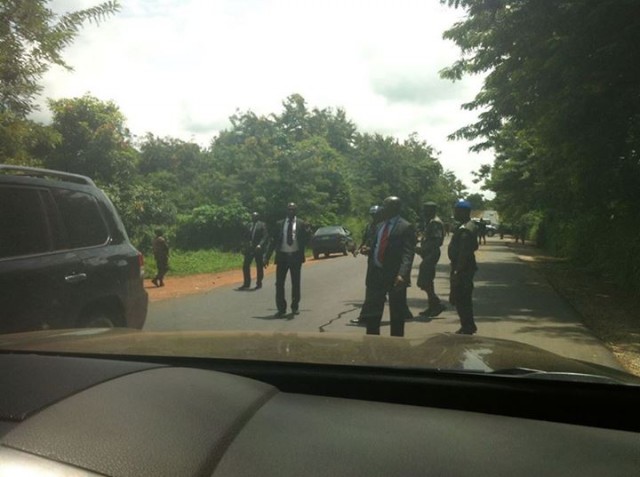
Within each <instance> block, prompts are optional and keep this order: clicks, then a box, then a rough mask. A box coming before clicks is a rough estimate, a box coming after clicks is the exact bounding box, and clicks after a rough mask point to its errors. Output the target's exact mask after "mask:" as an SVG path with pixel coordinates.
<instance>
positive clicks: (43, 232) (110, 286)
mask: <svg viewBox="0 0 640 477" xmlns="http://www.w3.org/2000/svg"><path fill="white" fill-rule="evenodd" d="M143 274H144V261H143V257H142V254H141V253H140V252H138V251H137V250H136V249H135V248H134V247H133V246H132V245H131V243H130V242H129V239H128V237H127V233H126V231H125V228H124V226H123V224H122V222H121V220H120V218H119V217H118V214H117V212H116V210H115V208H114V207H113V204H112V203H111V201H110V200H109V199H108V198H107V196H106V195H105V194H104V193H103V192H102V191H101V190H100V189H98V188H97V187H96V185H95V184H94V183H93V181H92V180H91V179H89V178H88V177H84V176H79V175H76V174H68V173H65V172H58V171H50V170H45V169H35V168H29V167H16V166H7V165H0V333H11V332H19V331H31V330H38V329H48V328H76V327H112V326H117V327H129V328H142V326H143V325H144V321H145V319H146V316H147V304H148V297H147V292H146V291H145V290H144V286H143Z"/></svg>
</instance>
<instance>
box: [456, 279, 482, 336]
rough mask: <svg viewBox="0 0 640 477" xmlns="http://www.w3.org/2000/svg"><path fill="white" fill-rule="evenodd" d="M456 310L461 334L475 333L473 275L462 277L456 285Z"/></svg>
mask: <svg viewBox="0 0 640 477" xmlns="http://www.w3.org/2000/svg"><path fill="white" fill-rule="evenodd" d="M455 293H456V310H457V312H458V316H459V317H460V330H459V332H460V333H462V334H472V333H475V332H476V331H477V330H478V328H477V327H476V323H475V320H474V317H473V301H472V295H473V274H469V275H466V276H462V277H460V278H459V280H458V282H457V283H456V292H455Z"/></svg>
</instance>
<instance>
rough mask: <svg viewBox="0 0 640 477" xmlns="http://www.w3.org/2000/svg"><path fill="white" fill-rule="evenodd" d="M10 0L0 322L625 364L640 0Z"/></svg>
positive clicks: (372, 360) (211, 353) (636, 332)
mask: <svg viewBox="0 0 640 477" xmlns="http://www.w3.org/2000/svg"><path fill="white" fill-rule="evenodd" d="M0 12H1V14H2V17H3V18H6V19H7V20H6V21H7V24H9V25H11V27H10V28H8V29H6V30H4V31H3V32H2V38H1V42H0V51H1V52H2V54H1V55H0V75H1V76H2V78H3V80H2V88H1V90H0V121H1V122H2V124H1V126H2V127H1V128H0V136H1V138H2V140H1V141H0V144H1V145H0V198H1V199H0V289H1V291H0V293H1V294H2V295H1V297H0V331H1V333H2V334H1V335H0V348H2V349H17V348H21V349H32V350H37V349H54V348H55V349H56V350H57V351H62V352H64V351H67V352H77V351H84V352H95V353H109V354H115V355H117V354H119V353H125V351H124V350H126V354H136V353H140V354H154V353H155V354H160V355H197V356H202V357H210V358H216V357H228V356H231V357H239V358H244V359H259V360H262V359H264V360H272V361H278V360H287V361H300V362H330V363H335V364H363V365H367V364H375V365H378V366H389V367H395V366H401V367H417V368H422V369H425V370H440V371H442V372H445V371H447V370H464V371H478V372H496V371H499V370H501V369H504V370H509V369H511V370H512V369H525V368H526V369H534V370H539V371H547V372H555V373H563V372H566V373H584V374H594V375H607V376H610V375H613V374H615V373H620V374H622V373H628V374H630V375H633V374H635V375H638V376H640V338H639V337H640V321H638V317H637V315H638V314H637V312H636V310H637V300H638V296H637V290H638V289H640V288H639V287H640V258H639V257H640V253H638V252H640V241H639V239H638V237H640V231H639V230H638V227H640V225H638V221H637V220H636V218H637V217H636V216H637V214H636V208H637V204H638V203H640V162H639V160H638V150H639V149H638V148H639V147H640V139H639V138H640V105H638V101H637V100H636V98H637V97H638V94H637V93H638V88H639V86H638V85H640V81H638V80H639V79H640V78H638V76H639V75H640V67H639V66H638V65H640V62H638V61H637V60H638V58H637V54H636V52H637V44H638V41H640V28H638V24H637V22H638V16H637V11H636V8H635V6H634V5H633V2H618V1H613V0H597V1H593V2H584V1H548V2H539V1H535V0H519V1H511V0H497V1H491V2H488V1H484V0H448V1H440V2H436V1H424V0H406V1H404V0H403V1H400V2H366V1H350V2H337V1H326V2H310V1H284V2H283V1H271V0H257V1H254V2H234V1H230V0H215V1H210V2H202V1H195V0H176V1H166V2H157V1H153V0H136V1H132V2H115V1H114V2H105V3H100V2H99V0H97V1H87V0H52V1H39V0H20V1H17V0H16V1H5V2H3V4H2V6H0ZM36 13H37V14H36ZM27 18H30V19H31V20H29V21H27ZM636 109H638V111H636ZM47 170H54V171H61V172H62V173H63V174H57V175H56V174H53V173H47ZM64 173H70V174H74V175H65V174H64ZM76 175H80V176H84V177H86V179H83V178H82V177H78V176H76ZM337 224H339V225H337ZM345 229H346V230H348V232H347V233H345ZM329 234H340V235H341V237H336V238H335V239H334V240H329V239H326V238H325V240H317V239H316V237H320V236H323V235H329ZM312 239H313V240H312ZM113 328H116V330H113ZM63 330H64V331H63ZM69 330H79V331H75V332H73V331H69ZM98 330H100V331H98ZM104 330H106V331H104ZM34 332H39V333H34ZM25 333H31V334H25ZM197 343H200V344H199V345H198V344H197ZM375 347H379V348H376V349H379V351H377V352H376V351H373V349H374V348H375ZM383 349H384V352H383V351H381V350H383ZM561 376H562V374H561ZM616 376H617V374H616Z"/></svg>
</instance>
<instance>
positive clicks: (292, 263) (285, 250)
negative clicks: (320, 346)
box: [265, 202, 311, 317]
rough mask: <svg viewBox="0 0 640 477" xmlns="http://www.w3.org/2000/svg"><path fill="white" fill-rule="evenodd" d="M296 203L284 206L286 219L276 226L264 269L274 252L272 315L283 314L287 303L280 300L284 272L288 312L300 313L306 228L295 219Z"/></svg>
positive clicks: (307, 229) (307, 237)
mask: <svg viewBox="0 0 640 477" xmlns="http://www.w3.org/2000/svg"><path fill="white" fill-rule="evenodd" d="M296 210H297V207H296V204H294V203H293V202H290V203H289V204H288V205H287V217H286V218H285V219H284V220H280V221H279V222H278V223H277V225H276V233H275V240H273V241H272V242H271V245H270V246H269V252H268V253H267V259H266V262H265V267H266V266H268V265H269V260H270V259H271V254H272V253H273V251H274V250H275V252H276V258H275V264H276V307H277V308H278V311H277V313H276V316H279V317H281V316H284V315H285V314H286V312H287V300H286V299H285V297H284V282H285V279H286V278H287V272H290V274H291V312H292V313H293V314H294V315H297V314H299V313H300V311H299V306H300V272H301V269H302V264H303V263H304V261H305V256H304V250H305V247H306V246H307V243H308V241H309V237H310V235H311V234H310V230H309V226H308V225H307V223H306V222H304V221H303V220H301V219H299V218H298V217H297V216H296Z"/></svg>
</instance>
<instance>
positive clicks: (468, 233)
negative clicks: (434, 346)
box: [448, 200, 478, 335]
mask: <svg viewBox="0 0 640 477" xmlns="http://www.w3.org/2000/svg"><path fill="white" fill-rule="evenodd" d="M454 217H455V219H456V221H457V222H458V223H459V224H460V225H459V226H458V228H456V229H455V231H454V232H453V237H452V238H451V242H450V243H449V250H448V253H449V260H451V276H450V282H451V295H450V297H449V301H450V302H451V304H452V305H455V307H456V311H457V312H458V316H459V318H460V329H459V330H458V331H456V333H457V334H463V335H472V334H474V333H475V332H476V331H477V330H478V329H477V327H476V324H475V320H474V318H473V303H472V301H471V295H472V293H473V275H474V274H475V273H476V270H477V269H478V267H477V265H476V257H475V251H476V250H477V249H478V237H477V227H476V224H475V223H474V222H473V220H471V203H470V202H468V201H466V200H460V201H458V202H457V203H456V205H455V208H454Z"/></svg>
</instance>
